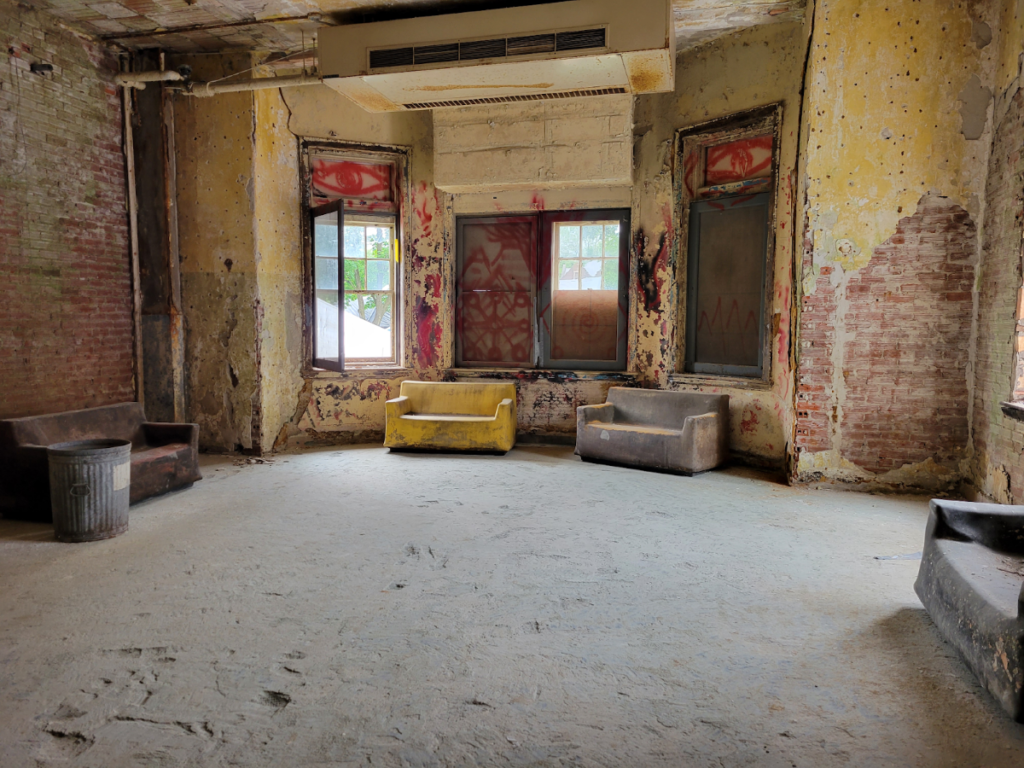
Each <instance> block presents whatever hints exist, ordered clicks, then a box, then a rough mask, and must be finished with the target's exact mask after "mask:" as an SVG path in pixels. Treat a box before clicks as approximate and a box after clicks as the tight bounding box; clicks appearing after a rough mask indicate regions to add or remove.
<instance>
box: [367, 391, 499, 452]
mask: <svg viewBox="0 0 1024 768" xmlns="http://www.w3.org/2000/svg"><path fill="white" fill-rule="evenodd" d="M385 407H386V409H387V414H386V418H387V421H386V426H385V430H384V445H385V446H387V447H388V448H429V449H434V450H447V451H501V452H504V451H508V450H509V449H510V448H512V446H513V445H515V441H516V387H515V384H512V383H504V382H502V383H490V382H487V383H483V382H480V383H478V382H435V381H403V382H402V388H401V396H400V397H397V398H395V399H393V400H388V401H387V404H386V406H385Z"/></svg>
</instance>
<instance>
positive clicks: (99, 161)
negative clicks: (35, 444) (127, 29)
mask: <svg viewBox="0 0 1024 768" xmlns="http://www.w3.org/2000/svg"><path fill="white" fill-rule="evenodd" d="M0 40H2V43H3V51H4V55H6V57H7V63H6V66H5V67H3V68H2V69H0V382H2V385H0V418H3V417H12V416H24V415H32V414H39V413H48V412H52V411H62V410H70V409H74V408H85V407H90V406H95V405H102V404H106V403H113V402H121V401H127V400H132V399H134V391H133V380H132V308H131V294H132V291H131V276H130V268H129V256H128V224H127V217H126V214H125V204H124V194H125V193H124V190H125V181H124V157H123V154H122V139H121V107H120V98H119V92H118V89H117V88H116V87H115V85H114V83H113V73H114V71H115V65H116V62H115V61H114V60H113V59H112V58H110V57H109V55H108V54H106V53H105V52H104V51H103V49H101V48H99V47H98V46H96V45H93V44H91V43H88V42H86V41H83V40H81V39H80V38H78V37H77V36H75V35H73V34H71V33H70V32H68V31H67V30H66V29H65V28H64V27H62V26H61V25H59V23H57V22H56V21H54V20H53V19H52V18H51V17H49V16H47V15H46V14H43V13H38V12H35V11H33V10H30V9H28V7H27V6H23V5H15V4H13V3H3V4H0ZM34 62H45V63H49V64H52V65H53V72H52V74H35V73H33V72H31V71H30V65H31V64H32V63H34Z"/></svg>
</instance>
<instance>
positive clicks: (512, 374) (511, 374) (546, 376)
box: [445, 368, 636, 384]
mask: <svg viewBox="0 0 1024 768" xmlns="http://www.w3.org/2000/svg"><path fill="white" fill-rule="evenodd" d="M449 377H451V378H454V379H515V380H517V381H611V382H617V383H623V384H633V383H635V382H636V374H635V373H627V372H626V371H563V370H555V369H551V368H447V369H446V370H445V378H449Z"/></svg>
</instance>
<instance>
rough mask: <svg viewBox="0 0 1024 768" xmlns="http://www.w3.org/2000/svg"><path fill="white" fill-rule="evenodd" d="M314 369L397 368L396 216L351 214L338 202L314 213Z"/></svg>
mask: <svg viewBox="0 0 1024 768" xmlns="http://www.w3.org/2000/svg"><path fill="white" fill-rule="evenodd" d="M310 232H311V233H312V237H311V240H312V255H313V259H312V261H313V264H312V274H313V288H314V301H313V304H314V306H313V365H314V366H316V367H317V368H324V369H326V370H329V371H342V370H344V369H345V367H346V365H353V364H355V365H373V364H378V365H393V364H394V363H395V361H396V349H397V344H396V332H395V326H396V323H395V316H394V315H395V306H396V304H395V300H396V291H395V283H396V281H395V272H396V269H395V266H396V264H395V242H396V240H395V217H394V216H393V215H391V214H387V213H346V211H345V208H344V201H342V200H337V201H335V202H333V203H328V204H327V205H322V206H318V207H316V208H314V209H312V210H311V211H310Z"/></svg>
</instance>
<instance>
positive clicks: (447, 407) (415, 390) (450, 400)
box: [401, 381, 516, 416]
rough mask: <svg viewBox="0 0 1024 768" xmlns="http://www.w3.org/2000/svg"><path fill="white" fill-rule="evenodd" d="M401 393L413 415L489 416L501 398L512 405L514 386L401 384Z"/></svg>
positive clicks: (443, 382) (417, 382)
mask: <svg viewBox="0 0 1024 768" xmlns="http://www.w3.org/2000/svg"><path fill="white" fill-rule="evenodd" d="M401 392H402V395H403V396H404V397H408V398H409V404H410V405H411V406H412V412H413V413H460V414H465V415H469V416H493V415H494V414H495V412H496V411H497V410H498V403H500V402H501V401H502V400H504V399H505V398H511V400H512V403H513V405H514V404H515V401H516V385H515V384H512V383H511V382H501V383H490V382H487V383H485V382H461V381H460V382H446V381H403V382H402V390H401Z"/></svg>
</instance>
